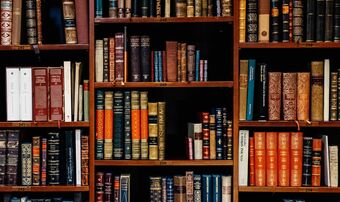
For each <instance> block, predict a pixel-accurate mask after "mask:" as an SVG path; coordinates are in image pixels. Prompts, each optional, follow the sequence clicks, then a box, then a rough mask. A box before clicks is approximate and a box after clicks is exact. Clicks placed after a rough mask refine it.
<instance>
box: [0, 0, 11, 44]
mask: <svg viewBox="0 0 340 202" xmlns="http://www.w3.org/2000/svg"><path fill="white" fill-rule="evenodd" d="M12 4H13V0H1V11H0V12H1V30H0V31H1V45H11V44H12V28H13V21H12V20H13V8H12Z"/></svg>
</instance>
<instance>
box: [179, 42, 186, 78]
mask: <svg viewBox="0 0 340 202" xmlns="http://www.w3.org/2000/svg"><path fill="white" fill-rule="evenodd" d="M180 60H181V81H187V44H186V43H181V58H180Z"/></svg>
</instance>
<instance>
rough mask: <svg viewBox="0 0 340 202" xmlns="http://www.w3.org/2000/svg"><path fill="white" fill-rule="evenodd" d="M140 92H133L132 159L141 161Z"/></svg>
mask: <svg viewBox="0 0 340 202" xmlns="http://www.w3.org/2000/svg"><path fill="white" fill-rule="evenodd" d="M140 125H141V122H140V92H139V91H131V134H132V159H140V156H141V153H140V132H141V128H140Z"/></svg>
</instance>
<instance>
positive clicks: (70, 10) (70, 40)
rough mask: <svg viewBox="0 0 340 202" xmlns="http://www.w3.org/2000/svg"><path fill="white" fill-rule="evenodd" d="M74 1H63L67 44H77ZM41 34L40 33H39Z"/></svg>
mask: <svg viewBox="0 0 340 202" xmlns="http://www.w3.org/2000/svg"><path fill="white" fill-rule="evenodd" d="M75 12H76V11H75V6H74V1H73V0H63V15H64V23H65V25H67V26H64V30H65V41H66V43H67V44H76V43H77V28H76V24H75V21H76V13H75ZM38 34H39V31H38ZM38 37H39V36H38Z"/></svg>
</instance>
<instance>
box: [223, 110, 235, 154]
mask: <svg viewBox="0 0 340 202" xmlns="http://www.w3.org/2000/svg"><path fill="white" fill-rule="evenodd" d="M227 118H228V117H227V108H226V107H223V108H222V159H223V160H226V159H228V160H229V158H231V159H232V150H233V147H232V143H233V140H232V137H233V133H232V130H228V125H229V124H231V123H230V122H231V121H230V120H229V122H228V120H227ZM230 132H231V133H230ZM228 133H230V134H228ZM228 135H230V138H231V139H230V140H229V139H228V138H229V137H228ZM229 141H231V142H230V144H231V145H230V151H229V148H228V147H229ZM229 152H231V153H229Z"/></svg>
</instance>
